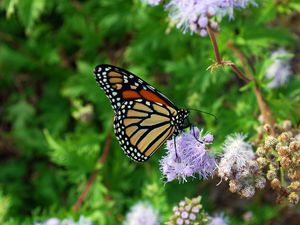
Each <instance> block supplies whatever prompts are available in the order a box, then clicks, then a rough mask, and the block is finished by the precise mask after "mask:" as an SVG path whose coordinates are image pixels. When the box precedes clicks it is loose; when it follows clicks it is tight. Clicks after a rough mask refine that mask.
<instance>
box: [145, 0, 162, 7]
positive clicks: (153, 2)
mask: <svg viewBox="0 0 300 225" xmlns="http://www.w3.org/2000/svg"><path fill="white" fill-rule="evenodd" d="M142 1H143V2H145V3H147V4H148V5H152V6H156V5H158V4H159V3H160V1H161V0H142Z"/></svg>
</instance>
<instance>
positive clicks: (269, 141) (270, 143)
mask: <svg viewBox="0 0 300 225" xmlns="http://www.w3.org/2000/svg"><path fill="white" fill-rule="evenodd" d="M277 143H278V140H277V139H276V138H274V137H273V136H268V137H267V138H266V140H265V147H266V148H274V149H275V147H276V144H277Z"/></svg>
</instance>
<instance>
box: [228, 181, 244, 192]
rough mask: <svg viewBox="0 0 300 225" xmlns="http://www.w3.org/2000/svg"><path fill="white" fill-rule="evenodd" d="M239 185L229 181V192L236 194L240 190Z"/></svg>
mask: <svg viewBox="0 0 300 225" xmlns="http://www.w3.org/2000/svg"><path fill="white" fill-rule="evenodd" d="M241 188H242V187H241V185H240V184H239V183H238V182H237V181H236V180H230V181H229V191H231V192H232V193H236V192H238V191H239V190H240V189H241Z"/></svg>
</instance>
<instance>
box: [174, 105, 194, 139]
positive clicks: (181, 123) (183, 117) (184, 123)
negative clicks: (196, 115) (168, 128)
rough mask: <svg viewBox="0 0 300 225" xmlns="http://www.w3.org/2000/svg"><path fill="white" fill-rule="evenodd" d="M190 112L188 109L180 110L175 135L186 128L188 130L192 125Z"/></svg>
mask: <svg viewBox="0 0 300 225" xmlns="http://www.w3.org/2000/svg"><path fill="white" fill-rule="evenodd" d="M189 114H190V112H189V111H188V110H186V109H179V110H178V112H177V116H176V121H175V124H176V126H175V127H176V130H175V132H174V134H179V133H181V132H182V131H183V129H184V128H187V127H189V126H190V123H189V121H188V116H189Z"/></svg>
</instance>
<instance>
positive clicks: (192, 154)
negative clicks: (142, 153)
mask: <svg viewBox="0 0 300 225" xmlns="http://www.w3.org/2000/svg"><path fill="white" fill-rule="evenodd" d="M202 132H203V131H202V130H201V131H199V129H198V128H196V127H193V128H192V129H191V130H190V131H189V132H187V133H183V134H182V135H180V136H179V137H176V140H175V142H174V140H169V141H167V155H166V156H164V157H163V158H162V159H161V160H160V169H161V171H162V173H163V175H164V177H165V178H166V181H167V182H170V181H172V180H174V179H178V180H179V181H183V182H186V178H187V177H194V175H195V174H198V175H199V176H200V177H202V178H203V179H207V178H208V177H209V176H211V175H212V173H213V171H214V170H215V168H216V162H215V159H214V157H213V156H210V155H209V152H208V150H207V145H209V144H211V143H212V141H213V136H212V135H211V134H206V135H204V136H203V137H202ZM175 145H176V147H175Z"/></svg>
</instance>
